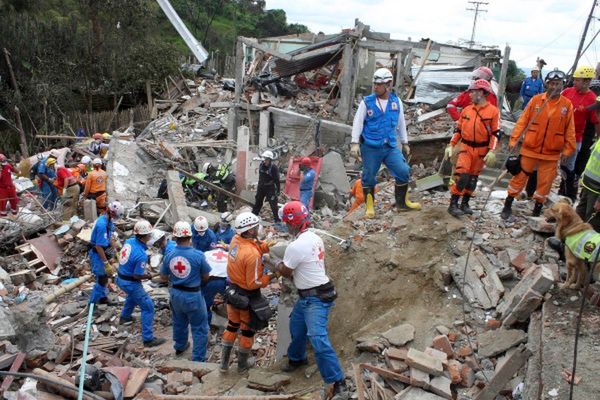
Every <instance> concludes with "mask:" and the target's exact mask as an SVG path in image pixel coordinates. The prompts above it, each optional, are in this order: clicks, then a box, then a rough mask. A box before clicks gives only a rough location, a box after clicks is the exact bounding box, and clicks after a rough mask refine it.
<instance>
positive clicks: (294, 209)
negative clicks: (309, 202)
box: [281, 201, 309, 226]
mask: <svg viewBox="0 0 600 400" xmlns="http://www.w3.org/2000/svg"><path fill="white" fill-rule="evenodd" d="M281 214H282V215H281V220H282V221H283V222H285V223H286V224H290V225H294V226H298V225H302V224H304V223H306V222H308V216H309V214H308V210H307V209H306V207H305V206H304V204H302V203H301V202H299V201H290V202H288V203H286V204H285V205H284V206H283V210H282V212H281Z"/></svg>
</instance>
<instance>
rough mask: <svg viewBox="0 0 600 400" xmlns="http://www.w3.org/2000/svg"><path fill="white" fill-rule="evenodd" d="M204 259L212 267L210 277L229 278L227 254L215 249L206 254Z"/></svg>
mask: <svg viewBox="0 0 600 400" xmlns="http://www.w3.org/2000/svg"><path fill="white" fill-rule="evenodd" d="M204 257H206V261H207V262H208V265H210V268H211V270H210V272H209V275H210V276H214V277H218V278H227V252H226V251H225V250H223V249H214V250H209V251H205V252H204Z"/></svg>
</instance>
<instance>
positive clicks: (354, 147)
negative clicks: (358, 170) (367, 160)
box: [350, 143, 360, 159]
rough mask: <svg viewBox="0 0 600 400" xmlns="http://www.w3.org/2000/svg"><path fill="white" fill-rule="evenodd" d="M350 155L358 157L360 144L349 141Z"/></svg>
mask: <svg viewBox="0 0 600 400" xmlns="http://www.w3.org/2000/svg"><path fill="white" fill-rule="evenodd" d="M350 155H351V156H352V157H354V158H356V159H359V158H360V145H359V144H358V143H350Z"/></svg>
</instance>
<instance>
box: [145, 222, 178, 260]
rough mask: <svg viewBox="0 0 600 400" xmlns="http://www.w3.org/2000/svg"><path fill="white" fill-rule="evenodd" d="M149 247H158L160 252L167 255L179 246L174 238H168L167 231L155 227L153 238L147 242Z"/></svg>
mask: <svg viewBox="0 0 600 400" xmlns="http://www.w3.org/2000/svg"><path fill="white" fill-rule="evenodd" d="M147 245H148V247H152V246H154V247H156V248H157V249H158V251H159V252H160V254H162V255H163V256H166V255H167V254H169V252H171V250H173V249H174V248H175V246H177V243H175V241H174V240H171V239H167V233H166V232H165V231H161V230H160V229H154V230H153V231H152V238H151V239H150V240H149V241H148V243H147Z"/></svg>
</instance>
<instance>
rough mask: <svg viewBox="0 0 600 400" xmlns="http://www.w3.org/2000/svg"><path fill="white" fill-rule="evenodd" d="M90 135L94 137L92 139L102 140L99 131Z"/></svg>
mask: <svg viewBox="0 0 600 400" xmlns="http://www.w3.org/2000/svg"><path fill="white" fill-rule="evenodd" d="M92 137H93V138H94V140H102V134H101V133H100V132H96V133H94V136H92Z"/></svg>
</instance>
